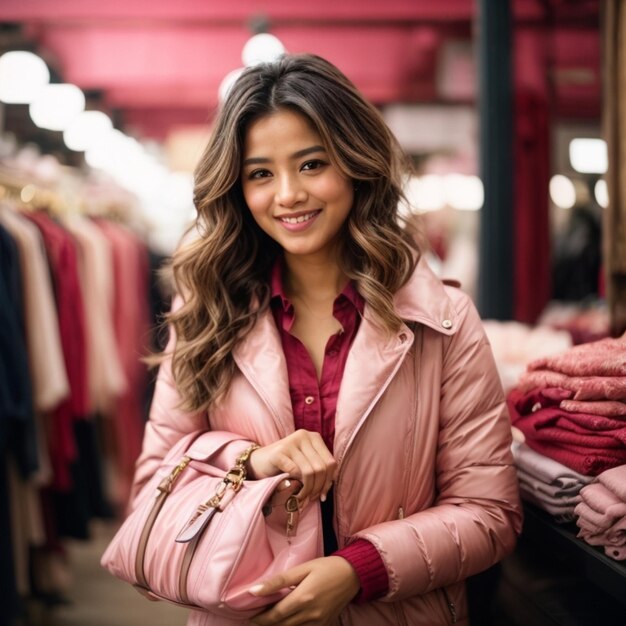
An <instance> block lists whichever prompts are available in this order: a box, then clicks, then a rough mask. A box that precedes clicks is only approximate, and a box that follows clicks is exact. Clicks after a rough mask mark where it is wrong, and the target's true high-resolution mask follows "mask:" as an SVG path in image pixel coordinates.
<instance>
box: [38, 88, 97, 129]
mask: <svg viewBox="0 0 626 626" xmlns="http://www.w3.org/2000/svg"><path fill="white" fill-rule="evenodd" d="M84 110H85V95H84V94H83V92H82V91H81V90H80V89H79V88H78V87H77V86H76V85H70V84H68V83H61V84H56V83H55V84H51V85H46V86H45V87H44V88H43V90H42V91H41V93H40V94H39V96H37V98H36V99H35V100H34V101H33V102H31V103H30V107H29V112H30V117H31V118H32V120H33V122H35V124H36V125H37V126H39V127H40V128H47V129H48V130H65V129H66V128H67V127H68V126H69V125H70V124H71V123H72V122H73V121H74V118H76V116H77V115H78V114H79V113H81V112H82V111H84Z"/></svg>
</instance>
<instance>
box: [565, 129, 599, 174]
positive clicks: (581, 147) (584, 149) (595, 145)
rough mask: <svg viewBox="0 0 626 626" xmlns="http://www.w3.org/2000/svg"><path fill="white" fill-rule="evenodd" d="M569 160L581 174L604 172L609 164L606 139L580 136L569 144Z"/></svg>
mask: <svg viewBox="0 0 626 626" xmlns="http://www.w3.org/2000/svg"><path fill="white" fill-rule="evenodd" d="M569 160H570V163H571V164H572V167H573V168H574V169H575V170H576V171H577V172H580V173H581V174H604V173H605V172H606V170H607V166H608V154H607V150H606V141H604V140H603V139H589V138H585V139H583V138H578V139H572V141H570V144H569Z"/></svg>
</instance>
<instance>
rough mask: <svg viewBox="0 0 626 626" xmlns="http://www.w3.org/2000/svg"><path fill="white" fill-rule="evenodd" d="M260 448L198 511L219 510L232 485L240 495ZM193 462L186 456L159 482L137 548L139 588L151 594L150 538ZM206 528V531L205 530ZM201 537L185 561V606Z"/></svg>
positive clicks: (241, 462)
mask: <svg viewBox="0 0 626 626" xmlns="http://www.w3.org/2000/svg"><path fill="white" fill-rule="evenodd" d="M257 448H259V445H258V444H256V443H254V444H252V445H251V446H249V447H248V448H246V449H245V450H244V451H243V452H242V453H241V454H240V455H239V456H238V457H237V459H236V461H235V465H234V466H233V467H231V469H230V470H228V472H227V473H226V476H224V478H223V479H222V482H221V483H220V484H219V486H218V488H217V491H216V493H215V495H214V496H213V497H212V498H211V499H210V500H208V501H207V502H206V503H205V504H201V505H200V506H199V507H198V511H200V509H201V507H204V508H205V509H206V507H212V508H213V509H214V510H215V509H217V508H219V506H220V504H221V502H222V499H223V498H224V495H225V493H226V490H227V488H228V487H229V486H230V487H231V488H232V490H233V493H236V492H237V491H239V489H240V488H241V485H242V484H243V481H244V480H245V479H246V476H247V468H246V463H247V462H248V459H249V458H250V455H251V454H252V452H254V450H256V449H257ZM190 461H191V457H188V456H183V457H182V458H181V460H180V461H179V463H178V464H177V465H176V466H174V468H173V469H172V471H171V472H170V473H169V474H168V475H167V476H166V477H165V478H164V479H163V480H162V481H161V482H160V483H159V485H158V487H157V489H158V491H159V493H158V495H157V497H156V499H155V501H154V504H153V505H152V509H151V510H150V513H149V515H148V517H147V518H146V523H145V525H144V527H143V530H142V532H141V536H140V538H139V545H138V546H137V554H136V557H135V578H136V580H137V585H136V586H138V587H141V588H143V589H145V590H147V591H150V585H149V584H148V581H147V580H146V575H145V568H144V564H145V556H146V548H147V545H148V539H149V538H150V534H151V532H152V529H153V527H154V524H155V522H156V519H157V517H158V515H159V513H160V512H161V509H162V508H163V505H164V504H165V501H166V500H167V497H168V496H169V495H170V493H171V492H172V488H173V487H174V484H175V483H176V481H177V480H178V478H179V477H180V474H181V473H182V472H183V471H184V470H185V468H186V467H187V466H188V465H189V463H190ZM198 511H197V512H196V515H195V516H194V517H193V518H192V520H191V521H190V522H189V524H192V523H193V522H194V521H195V520H196V519H197V517H198V515H199V513H198ZM207 521H208V520H207ZM189 524H188V525H189ZM204 526H205V525H203V527H202V529H203V528H204ZM200 535H201V533H197V538H199V536H200ZM197 538H195V540H194V541H192V542H191V544H190V545H189V546H188V549H187V551H186V553H185V556H184V558H183V568H182V570H181V574H180V584H179V588H180V589H181V598H182V600H183V602H185V603H188V598H187V592H186V588H187V584H186V583H187V575H188V572H189V567H190V565H191V561H192V557H193V553H194V552H195V548H196V545H197V543H198V541H197ZM188 553H190V554H189V557H188V556H187V555H188ZM183 582H184V588H183Z"/></svg>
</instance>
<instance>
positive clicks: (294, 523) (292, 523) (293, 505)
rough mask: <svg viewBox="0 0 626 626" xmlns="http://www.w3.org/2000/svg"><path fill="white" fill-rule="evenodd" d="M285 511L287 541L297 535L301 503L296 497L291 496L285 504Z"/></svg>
mask: <svg viewBox="0 0 626 626" xmlns="http://www.w3.org/2000/svg"><path fill="white" fill-rule="evenodd" d="M285 511H287V530H286V535H287V539H289V538H290V537H292V536H293V535H295V534H296V528H297V527H298V517H299V514H300V503H299V502H298V498H296V496H289V498H287V502H285Z"/></svg>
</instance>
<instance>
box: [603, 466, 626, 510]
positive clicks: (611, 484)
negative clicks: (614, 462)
mask: <svg viewBox="0 0 626 626" xmlns="http://www.w3.org/2000/svg"><path fill="white" fill-rule="evenodd" d="M598 482H600V483H601V484H603V485H604V486H605V487H606V488H607V489H608V490H609V491H611V492H612V493H614V494H615V495H616V496H617V497H618V498H619V499H620V500H622V502H626V465H620V466H618V467H614V468H612V469H608V470H606V471H605V472H603V473H602V474H600V476H598Z"/></svg>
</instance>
